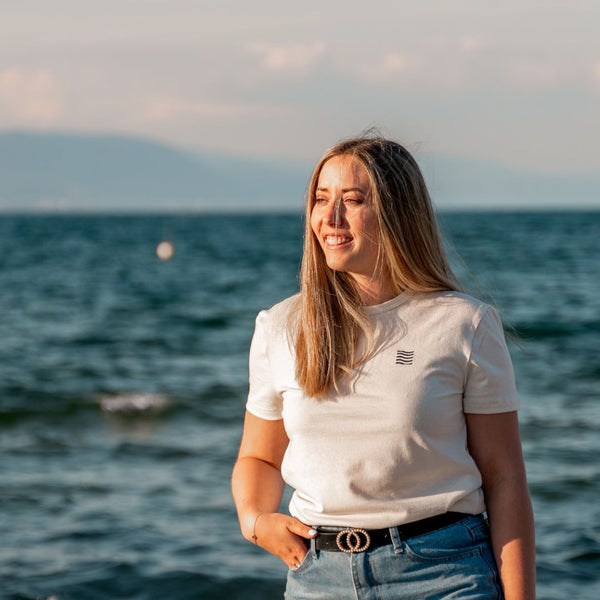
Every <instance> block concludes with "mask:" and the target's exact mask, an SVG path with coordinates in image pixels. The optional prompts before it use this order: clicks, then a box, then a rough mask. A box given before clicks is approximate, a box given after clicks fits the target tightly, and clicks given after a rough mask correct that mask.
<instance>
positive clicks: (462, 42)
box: [458, 35, 489, 53]
mask: <svg viewBox="0 0 600 600" xmlns="http://www.w3.org/2000/svg"><path fill="white" fill-rule="evenodd" d="M488 45H489V44H488V42H487V41H486V40H485V39H484V38H483V37H482V36H481V35H463V36H462V37H460V38H459V39H458V47H459V48H460V49H461V50H462V51H463V52H466V53H471V52H477V51H479V50H483V49H484V48H486V47H487V46H488Z"/></svg>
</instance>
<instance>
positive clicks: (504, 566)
mask: <svg viewBox="0 0 600 600" xmlns="http://www.w3.org/2000/svg"><path fill="white" fill-rule="evenodd" d="M466 420H467V431H468V445H469V452H470V453H471V455H472V456H473V458H474V459H475V462H476V463H477V467H478V468H479V471H480V472H481V476H482V479H483V493H484V496H485V504H486V510H487V513H488V518H489V522H490V530H491V536H492V545H493V548H494V554H495V556H496V562H497V563H498V568H499V570H500V579H501V581H502V586H503V588H504V595H505V597H506V600H535V533H534V525H533V511H532V509H531V500H530V498H529V491H528V489H527V479H526V475H525V465H524V462H523V454H522V451H521V440H520V437H519V424H518V420H517V413H516V412H508V413H500V414H491V415H483V414H467V415H466Z"/></svg>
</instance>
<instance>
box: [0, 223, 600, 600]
mask: <svg viewBox="0 0 600 600" xmlns="http://www.w3.org/2000/svg"><path fill="white" fill-rule="evenodd" d="M439 218H440V223H441V228H442V231H443V235H444V239H445V242H446V245H447V248H448V252H449V254H450V256H451V261H452V263H453V265H454V268H455V269H456V271H457V273H458V274H459V276H460V277H461V279H462V280H463V282H464V284H465V286H466V287H467V288H468V289H469V290H470V291H471V293H473V294H474V295H477V296H479V297H482V298H484V299H486V300H488V301H491V302H493V303H494V304H495V305H496V306H497V307H498V309H499V311H500V314H501V316H502V318H503V321H504V323H505V327H506V330H507V332H508V334H509V337H510V340H511V341H510V351H511V354H512V357H513V361H514V366H515V373H516V378H517V384H518V389H519V393H520V396H521V402H522V410H521V413H520V419H521V432H522V439H523V448H524V454H525V459H526V463H527V470H528V477H529V486H530V490H531V495H532V499H533V505H534V511H535V518H536V527H537V565H538V598H539V599H542V600H564V599H565V598H569V599H577V600H598V598H600V501H599V498H600V212H552V213H551V212H512V213H511V212H479V213H476V212H441V213H440V215H439ZM302 229H303V222H302V217H301V216H299V215H295V214H282V215H277V214H253V215H249V214H248V215H232V214H223V215H219V214H210V215H202V214H194V215H184V214H181V215H156V216H151V215H144V216H139V215H137V216H124V215H121V216H99V215H6V214H5V215H3V216H0V598H2V599H3V600H34V599H39V600H88V599H89V600H96V599H97V600H104V599H108V600H112V599H121V598H123V599H125V598H127V599H131V600H154V599H156V600H159V599H160V600H171V599H172V600H192V599H204V600H213V599H214V600H216V599H227V600H270V599H280V598H282V596H283V589H284V585H285V574H286V568H285V567H284V565H283V564H282V563H280V562H279V560H278V559H276V558H274V557H272V556H269V555H267V554H266V553H265V552H263V551H262V550H260V549H259V548H257V547H255V546H253V545H252V544H250V543H248V542H247V541H245V540H244V539H243V538H242V537H241V535H240V532H239V528H238V524H237V521H236V517H235V511H234V507H233V503H232V500H231V496H230V490H229V478H230V473H231V469H232V466H233V463H234V460H235V457H236V452H237V447H238V444H239V441H240V436H241V427H242V418H243V414H244V405H245V399H246V394H247V382H248V371H247V356H248V347H249V343H250V339H251V336H252V332H253V327H254V318H255V316H256V314H257V312H258V311H259V310H261V309H262V308H266V307H269V306H271V305H272V304H274V303H276V302H277V301H279V300H281V299H282V298H284V297H286V296H288V295H290V294H293V293H294V292H296V291H297V289H298V267H299V260H300V252H301V246H302ZM161 241H169V242H170V243H171V244H172V248H173V250H174V255H173V256H172V257H171V258H170V259H169V260H160V259H159V258H158V257H157V254H156V248H157V245H158V244H159V243H160V242H161Z"/></svg>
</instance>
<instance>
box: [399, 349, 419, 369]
mask: <svg viewBox="0 0 600 600" xmlns="http://www.w3.org/2000/svg"><path fill="white" fill-rule="evenodd" d="M414 359H415V351H414V350H396V364H397V365H412V364H413V362H414Z"/></svg>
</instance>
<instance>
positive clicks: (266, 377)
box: [246, 311, 283, 421]
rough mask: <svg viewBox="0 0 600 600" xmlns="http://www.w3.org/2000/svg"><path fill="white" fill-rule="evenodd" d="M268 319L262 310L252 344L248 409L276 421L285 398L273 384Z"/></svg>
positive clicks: (258, 415) (257, 318) (256, 415)
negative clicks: (268, 341)
mask: <svg viewBox="0 0 600 600" xmlns="http://www.w3.org/2000/svg"><path fill="white" fill-rule="evenodd" d="M266 321H267V314H266V312H264V311H262V312H260V313H259V314H258V316H257V317H256V323H255V327H254V335H253V337H252V343H251V345H250V361H249V374H250V389H249V392H248V401H247V403H246V409H247V410H248V412H250V413H252V414H253V415H254V416H255V417H259V418H261V419H266V420H267V421H276V420H277V419H281V418H282V405H283V400H282V398H281V394H279V393H278V392H277V390H276V389H275V387H274V385H273V375H272V371H271V365H270V363H269V355H268V348H267V330H266Z"/></svg>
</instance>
